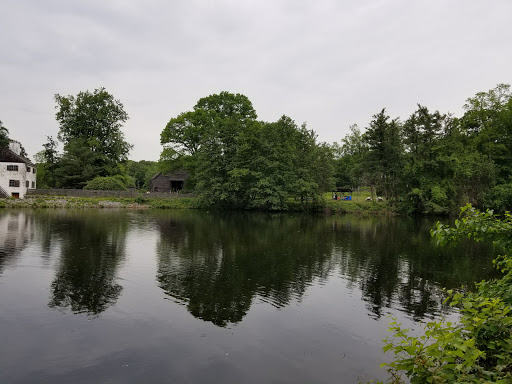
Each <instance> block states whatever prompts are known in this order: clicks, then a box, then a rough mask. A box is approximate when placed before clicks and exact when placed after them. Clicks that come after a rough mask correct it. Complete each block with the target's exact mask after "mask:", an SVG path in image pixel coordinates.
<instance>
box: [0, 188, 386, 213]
mask: <svg viewBox="0 0 512 384" xmlns="http://www.w3.org/2000/svg"><path fill="white" fill-rule="evenodd" d="M323 198H324V201H323V202H321V203H320V204H318V205H316V206H314V207H310V210H311V211H320V212H325V213H328V214H346V213H351V214H363V215H388V214H392V213H393V212H392V211H391V210H390V209H389V207H387V205H386V203H385V202H378V203H375V202H372V201H366V200H365V199H366V196H353V200H352V201H344V200H332V198H331V194H330V193H326V194H324V196H323ZM0 208H132V209H151V208H158V209H201V208H205V206H204V204H202V203H201V202H200V200H199V199H198V198H195V197H182V198H172V199H162V198H146V197H136V198H133V197H71V196H31V197H27V198H26V199H23V200H15V199H0ZM304 209H305V208H304V206H302V205H301V204H300V203H299V202H298V201H295V200H294V199H290V201H289V207H288V211H292V212H295V211H297V212H300V211H304Z"/></svg>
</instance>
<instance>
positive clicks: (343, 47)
mask: <svg viewBox="0 0 512 384" xmlns="http://www.w3.org/2000/svg"><path fill="white" fill-rule="evenodd" d="M0 13H1V14H2V15H3V19H2V24H1V25H0V48H1V53H2V54H1V59H0V86H1V89H2V92H1V93H0V106H1V110H0V119H1V120H2V121H4V123H5V124H6V125H7V126H8V127H9V128H10V130H11V134H12V136H14V137H16V138H18V139H19V140H21V141H22V142H23V144H24V145H25V147H26V148H27V150H28V152H29V153H30V154H31V155H33V154H34V153H35V152H37V151H39V150H40V149H41V145H42V143H43V142H44V140H45V135H47V134H53V135H55V134H56V132H57V125H56V122H55V120H54V113H55V111H54V103H53V99H52V97H53V94H55V93H61V94H76V93H77V92H79V91H80V90H85V89H90V90H92V89H94V88H97V87H100V86H105V87H106V88H107V90H109V91H110V92H112V93H113V94H114V96H115V97H116V98H118V99H120V100H121V101H122V102H123V103H124V105H125V108H126V110H127V111H128V113H129V115H130V117H131V119H130V120H129V121H128V122H127V124H126V126H125V132H126V137H127V139H128V140H129V141H131V142H132V143H134V144H135V148H134V151H133V153H132V157H133V158H135V159H137V160H140V159H151V160H155V159H157V158H158V154H159V152H160V145H159V136H160V132H161V130H162V129H163V127H164V126H165V123H166V121H168V120H169V118H171V117H172V116H174V115H176V114H178V113H180V112H182V111H185V110H188V109H191V108H192V106H193V105H194V104H195V102H196V101H197V99H199V98H200V97H203V96H206V95H208V94H211V93H214V92H219V91H222V90H228V91H232V92H241V93H244V94H246V95H247V96H248V97H249V98H250V99H251V100H252V101H253V103H254V106H255V108H256V110H257V112H258V115H259V117H260V118H262V119H265V120H274V119H277V118H279V116H280V115H282V114H287V115H289V116H291V117H292V118H293V119H295V120H296V121H297V122H298V123H301V122H302V121H308V125H309V126H310V127H311V128H313V129H315V130H316V131H317V133H318V134H319V137H320V139H321V140H326V141H335V140H336V141H337V140H340V139H341V138H342V137H343V136H344V134H345V133H346V132H347V131H348V126H349V125H350V124H352V123H358V124H359V125H360V126H361V127H364V126H365V125H366V124H367V123H368V122H369V120H370V119H371V116H372V114H374V113H376V112H377V111H379V110H380V109H381V108H382V107H388V111H389V113H390V114H392V115H393V116H401V117H402V118H406V117H407V115H408V114H410V113H411V112H412V111H413V110H414V108H415V105H416V103H417V102H421V103H424V104H426V105H428V106H429V107H431V108H433V109H435V108H438V109H440V110H442V111H448V110H450V111H452V112H457V113H458V112H460V110H461V106H462V104H463V103H464V99H465V98H467V97H469V96H471V95H472V94H474V93H475V92H477V91H481V90H487V89H489V88H492V87H494V86H495V85H496V83H498V82H508V83H510V82H512V79H511V76H510V71H509V63H510V62H511V59H512V57H511V56H512V53H511V52H510V50H508V49H507V47H508V45H509V42H510V41H512V31H510V29H509V28H507V27H506V26H507V25H508V18H509V15H510V14H512V3H511V2H510V1H508V0H496V1H493V2H485V3H484V2H480V1H476V0H475V1H467V0H454V1H450V2H446V1H442V0H431V1H415V2H412V1H407V0H396V1H392V0H365V1H357V2H349V1H338V0H321V1H315V2H310V1H305V0H304V1H296V0H295V1H294V0H280V1H272V2H270V1H256V0H250V1H249V0H248V1H233V0H219V1H211V2H208V1H200V0H194V1H184V0H182V1H170V2H168V1H163V0H148V1H145V2H126V1H121V0H115V1H114V0H109V1H105V0H102V1H99V0H89V1H64V0H47V1H38V0H19V1H6V2H2V3H1V4H0Z"/></svg>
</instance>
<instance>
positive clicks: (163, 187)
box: [149, 171, 188, 192]
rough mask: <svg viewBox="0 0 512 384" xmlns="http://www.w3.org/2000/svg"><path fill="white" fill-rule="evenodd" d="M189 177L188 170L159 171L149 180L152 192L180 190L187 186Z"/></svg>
mask: <svg viewBox="0 0 512 384" xmlns="http://www.w3.org/2000/svg"><path fill="white" fill-rule="evenodd" d="M187 179H188V173H187V172H186V171H176V172H174V173H166V174H163V173H162V172H158V173H157V174H156V175H155V176H153V177H152V178H151V179H150V180H149V191H150V192H179V191H181V190H182V189H183V187H184V186H185V181H186V180H187Z"/></svg>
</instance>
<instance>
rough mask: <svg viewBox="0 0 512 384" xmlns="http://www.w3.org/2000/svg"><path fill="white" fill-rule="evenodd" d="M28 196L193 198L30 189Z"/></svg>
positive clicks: (80, 190)
mask: <svg viewBox="0 0 512 384" xmlns="http://www.w3.org/2000/svg"><path fill="white" fill-rule="evenodd" d="M30 196H70V197H132V198H135V197H139V196H140V197H144V198H153V199H176V198H183V197H194V196H195V195H194V194H191V193H158V192H151V193H141V192H137V191H94V190H89V189H56V188H54V189H32V190H29V191H28V193H27V197H30Z"/></svg>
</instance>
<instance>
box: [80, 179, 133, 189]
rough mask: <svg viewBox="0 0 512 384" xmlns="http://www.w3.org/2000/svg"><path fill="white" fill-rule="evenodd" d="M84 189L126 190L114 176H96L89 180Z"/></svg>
mask: <svg viewBox="0 0 512 384" xmlns="http://www.w3.org/2000/svg"><path fill="white" fill-rule="evenodd" d="M84 189H92V190H97V191H126V188H125V186H124V184H123V183H122V182H121V181H120V180H119V179H118V178H116V177H96V178H95V179H92V180H91V181H89V182H88V183H87V184H86V185H85V187H84Z"/></svg>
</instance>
